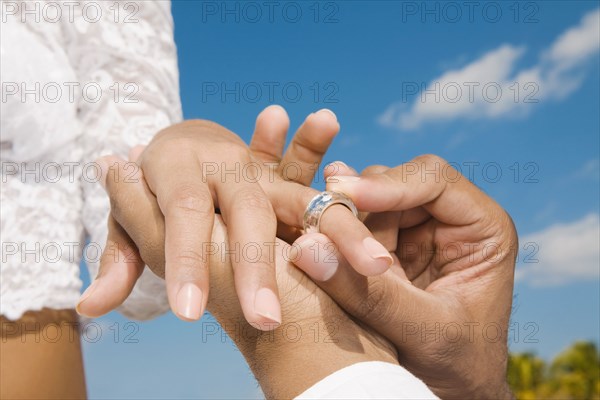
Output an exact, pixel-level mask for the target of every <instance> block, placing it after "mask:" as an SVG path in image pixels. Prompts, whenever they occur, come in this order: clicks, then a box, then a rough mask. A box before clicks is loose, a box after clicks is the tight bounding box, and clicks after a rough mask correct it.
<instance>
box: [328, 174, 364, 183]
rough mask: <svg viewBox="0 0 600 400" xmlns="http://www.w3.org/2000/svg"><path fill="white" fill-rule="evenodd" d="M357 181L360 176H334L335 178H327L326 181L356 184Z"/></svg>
mask: <svg viewBox="0 0 600 400" xmlns="http://www.w3.org/2000/svg"><path fill="white" fill-rule="evenodd" d="M358 181H360V176H345V175H335V176H329V177H327V179H326V182H327V183H340V182H358Z"/></svg>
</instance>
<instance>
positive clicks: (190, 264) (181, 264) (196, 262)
mask: <svg viewBox="0 0 600 400" xmlns="http://www.w3.org/2000/svg"><path fill="white" fill-rule="evenodd" d="M173 262H174V263H175V265H176V266H177V267H178V268H180V269H181V268H183V269H184V270H189V271H191V272H193V273H197V272H198V271H205V270H206V269H207V263H206V260H205V258H204V257H203V256H202V254H201V253H199V252H197V251H195V250H193V249H186V250H181V251H179V252H178V253H177V254H176V255H174V256H173Z"/></svg>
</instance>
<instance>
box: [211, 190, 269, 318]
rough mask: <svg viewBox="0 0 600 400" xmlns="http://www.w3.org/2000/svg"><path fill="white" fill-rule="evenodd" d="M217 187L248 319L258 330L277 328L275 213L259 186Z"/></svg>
mask: <svg viewBox="0 0 600 400" xmlns="http://www.w3.org/2000/svg"><path fill="white" fill-rule="evenodd" d="M215 188H216V192H217V197H218V199H219V207H220V210H221V215H222V217H223V220H224V221H225V224H226V225H227V232H228V235H229V249H228V251H227V254H229V255H230V260H231V264H232V266H233V271H234V278H235V287H236V291H237V294H238V297H239V300H240V304H241V306H242V311H243V312H244V316H245V317H246V320H247V321H248V322H249V323H250V324H251V325H252V326H254V327H256V328H258V329H262V330H271V329H274V328H276V327H277V326H279V324H281V306H280V303H279V295H278V290H277V282H276V279H275V243H276V242H275V236H276V230H277V219H276V217H275V212H274V211H273V208H272V206H271V203H270V201H269V199H268V198H267V195H266V194H265V193H264V192H263V190H262V189H261V187H260V185H259V184H258V183H252V182H246V181H245V180H241V181H240V182H238V183H232V184H227V183H225V184H221V185H216V186H215Z"/></svg>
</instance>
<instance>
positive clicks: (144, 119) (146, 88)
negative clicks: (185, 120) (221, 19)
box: [65, 1, 182, 320]
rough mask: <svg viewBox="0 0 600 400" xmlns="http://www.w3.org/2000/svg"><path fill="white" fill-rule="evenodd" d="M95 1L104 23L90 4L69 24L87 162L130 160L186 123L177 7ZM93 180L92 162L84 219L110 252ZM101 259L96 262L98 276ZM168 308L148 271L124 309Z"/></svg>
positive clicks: (147, 314) (93, 239)
mask: <svg viewBox="0 0 600 400" xmlns="http://www.w3.org/2000/svg"><path fill="white" fill-rule="evenodd" d="M89 3H90V4H93V8H95V9H97V10H99V13H100V15H101V20H100V21H98V22H91V20H90V19H91V16H90V15H92V16H93V15H97V14H93V13H91V11H89V9H91V8H92V6H90V7H89V9H88V11H89V12H87V14H88V15H87V16H86V13H81V14H80V15H79V17H78V18H76V20H75V22H74V23H69V24H67V25H66V27H65V30H66V37H67V38H68V40H69V41H70V45H69V51H68V55H69V58H70V60H71V62H72V64H73V65H74V66H75V68H76V72H77V75H78V80H79V82H80V84H81V85H82V88H83V87H84V85H87V88H86V90H83V91H82V98H81V101H80V103H79V104H78V106H79V110H78V115H79V119H80V121H81V125H82V129H83V134H82V135H81V140H82V143H81V147H82V148H83V149H84V152H85V153H84V154H85V155H84V160H85V162H89V163H91V162H93V161H94V160H95V159H96V158H98V157H100V156H102V155H106V154H118V155H120V156H121V157H123V158H125V159H126V158H127V155H128V152H129V150H130V149H131V148H132V147H133V146H136V145H139V144H147V143H148V142H149V141H150V139H151V138H152V137H153V136H154V134H156V133H157V132H158V131H159V130H160V129H162V128H164V127H167V126H169V125H171V124H173V123H176V122H179V121H181V119H182V115H181V104H180V98H179V84H178V68H177V52H176V48H175V43H174V39H173V19H172V16H171V10H170V2H168V1H167V2H165V1H160V2H158V1H140V2H131V1H127V2H119V3H115V2H113V1H110V2H97V1H90V2H89ZM89 171H91V172H90V174H91V175H93V174H94V170H93V169H91V168H90V169H89ZM86 178H89V177H86V168H85V164H84V169H83V176H82V187H83V198H84V205H83V211H82V220H83V223H84V227H85V229H86V231H87V232H88V234H89V236H90V243H92V245H93V246H95V247H99V246H101V247H102V248H103V247H104V246H105V243H106V236H107V228H106V226H107V224H106V221H107V216H108V213H109V201H108V198H107V196H106V193H104V191H103V189H102V188H101V187H100V185H99V184H98V183H95V182H94V181H95V180H94V179H86ZM90 253H91V252H90ZM97 259H98V257H88V267H89V271H90V275H91V276H92V277H95V276H96V274H97V272H98V262H97ZM167 309H168V302H167V297H166V292H165V285H164V281H163V280H162V279H160V278H158V277H156V276H155V275H154V274H153V273H152V272H151V271H150V270H149V269H147V268H146V270H145V271H144V274H143V275H142V277H141V278H140V280H139V281H138V283H137V285H136V287H135V288H134V290H133V292H132V294H131V295H130V297H129V299H128V300H127V301H126V302H125V303H124V304H123V305H122V306H121V308H120V310H119V311H121V312H122V313H123V314H124V315H126V316H128V317H131V318H135V319H142V320H143V319H148V318H152V317H155V316H157V315H159V314H162V313H164V312H166V310H167Z"/></svg>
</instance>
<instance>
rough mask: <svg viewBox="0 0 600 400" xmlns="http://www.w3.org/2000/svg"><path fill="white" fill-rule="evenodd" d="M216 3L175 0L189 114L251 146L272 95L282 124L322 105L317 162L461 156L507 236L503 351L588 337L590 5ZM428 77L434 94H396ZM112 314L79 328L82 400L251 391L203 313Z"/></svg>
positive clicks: (599, 132)
mask: <svg viewBox="0 0 600 400" xmlns="http://www.w3.org/2000/svg"><path fill="white" fill-rule="evenodd" d="M567 3H568V4H567ZM203 4H204V6H203ZM222 4H223V3H222V2H204V3H201V2H193V1H185V2H184V1H176V2H174V3H173V14H174V19H175V27H176V28H175V36H176V42H177V46H178V52H179V66H180V71H181V72H180V82H181V96H182V102H183V108H184V114H185V117H186V118H205V119H210V120H214V121H217V122H219V123H221V124H223V125H225V126H227V127H228V128H230V129H231V130H233V131H235V132H236V133H238V134H239V135H240V136H241V137H242V138H244V139H245V140H249V138H250V135H251V133H252V129H253V126H254V118H255V117H256V115H257V113H258V112H260V111H261V110H262V109H263V108H264V107H265V106H267V105H269V104H272V103H276V104H280V105H282V106H284V107H286V109H287V110H288V112H289V114H290V117H291V120H292V129H295V128H296V127H297V126H298V125H299V124H300V123H301V122H302V119H303V118H304V116H306V115H307V114H309V113H310V112H314V111H316V110H318V109H321V108H330V109H332V110H334V111H335V112H336V114H337V115H338V119H339V121H340V123H341V127H342V129H341V132H340V134H339V136H338V138H336V140H335V142H334V144H333V146H332V148H331V151H330V153H329V154H328V155H327V157H326V161H334V160H338V159H340V160H343V161H345V162H346V163H348V164H350V165H352V166H354V167H356V168H357V169H362V168H364V167H365V166H367V165H369V164H374V163H377V164H387V165H390V166H394V165H397V164H400V163H402V162H404V161H408V160H410V159H411V158H413V157H415V156H417V155H420V154H424V153H435V154H438V155H440V156H442V157H444V158H446V159H447V160H449V161H452V162H454V163H457V165H459V166H461V167H462V168H464V169H463V172H465V173H467V172H468V166H469V165H472V166H473V167H472V168H473V170H472V171H473V175H472V177H473V180H474V181H475V183H476V184H477V185H478V186H480V187H481V188H482V189H483V190H485V191H486V192H487V193H489V194H490V195H491V196H493V197H494V198H495V199H497V201H498V202H499V203H500V204H501V205H502V206H504V207H505V208H506V209H507V210H508V212H509V213H510V214H511V215H512V216H513V218H514V220H515V223H516V225H517V229H518V231H519V235H520V238H521V239H520V240H521V249H520V250H521V254H520V256H519V265H518V268H517V271H518V272H517V276H518V279H517V284H516V287H515V296H516V297H515V306H514V312H513V320H512V323H513V332H518V333H519V334H518V335H514V336H513V338H512V339H511V349H512V350H515V351H522V350H533V351H535V352H537V353H538V354H540V355H541V356H543V357H545V358H550V357H552V356H553V355H555V354H556V353H558V352H559V351H560V350H561V349H563V348H564V347H566V346H567V345H568V344H570V343H571V342H572V341H574V340H576V339H590V340H595V341H596V342H598V341H599V337H600V327H599V325H600V320H599V315H600V306H599V304H600V283H599V274H600V273H599V271H598V269H599V265H598V263H599V244H598V238H599V229H600V228H599V222H598V221H599V218H598V215H599V200H600V195H599V185H600V177H599V169H600V167H599V151H600V150H599V149H600V143H599V138H600V120H599V118H600V117H599V112H598V110H599V109H600V96H599V88H600V78H599V76H600V73H599V72H600V62H599V45H598V43H597V36H598V34H597V30H598V19H597V18H598V17H597V14H595V12H596V13H597V9H598V2H592V1H579V2H578V1H570V2H560V1H538V2H520V3H516V2H496V3H493V2H492V3H491V4H490V3H483V2H482V3H481V5H480V6H479V7H477V8H475V9H474V10H473V13H472V14H471V16H470V15H469V10H468V8H466V7H467V6H465V5H464V3H463V2H453V4H454V5H455V6H458V10H459V11H460V13H461V15H460V16H457V15H458V14H456V10H457V9H456V7H455V8H444V5H445V4H446V3H438V2H427V3H426V4H427V7H429V9H430V10H435V7H436V6H437V7H438V10H439V15H436V14H435V11H434V13H433V14H432V13H425V14H422V13H423V11H424V10H423V9H422V7H423V4H425V3H422V2H404V3H403V2H399V1H382V2H376V1H370V2H365V1H343V2H321V3H315V2H310V1H309V2H301V3H292V4H291V5H288V6H287V8H286V9H285V10H284V9H283V7H284V5H285V4H290V3H285V2H282V3H281V4H280V5H279V6H278V7H276V8H275V9H274V12H273V14H272V20H269V17H270V16H269V13H268V11H269V10H268V8H266V7H265V6H264V5H263V2H250V5H247V4H249V3H241V2H240V3H237V2H229V3H227V4H228V7H229V9H233V10H235V7H239V13H238V17H239V20H238V21H236V15H235V12H234V13H233V14H231V13H230V14H226V15H222V14H221V12H222V11H223V10H222V7H223V5H222ZM486 4H490V5H488V6H487V8H485V11H484V6H485V5H486ZM203 7H204V8H203ZM214 7H216V14H214V13H213V11H215V9H214ZM257 7H258V8H259V9H260V12H261V15H260V16H258V15H257V14H256V11H257ZM298 10H301V13H302V14H301V16H299V17H298V14H297V11H298ZM498 10H500V13H501V14H497V11H498ZM317 11H318V13H317ZM586 16H587V19H585V17H586ZM436 18H437V20H436ZM257 19H258V22H253V20H257ZM294 20H297V21H296V22H293V21H294ZM315 20H316V22H315ZM325 21H327V23H325ZM594 29H595V31H594ZM594 32H596V34H595V37H596V39H594ZM469 82H476V83H478V84H479V85H478V86H474V88H475V89H474V92H473V96H474V97H473V101H468V100H465V99H467V90H468V86H465V83H467V84H468V83H469ZM515 82H517V86H511V85H513V84H514V83H515ZM436 83H438V84H439V87H440V90H439V91H438V93H439V94H440V96H441V100H440V101H439V102H438V103H436V102H435V101H432V99H433V97H434V96H433V94H432V95H429V97H425V101H422V100H421V97H420V95H419V94H415V93H414V91H412V92H411V91H410V90H411V89H412V88H414V87H415V85H417V87H420V88H426V89H435V87H436V86H435V84H436ZM488 83H493V85H491V88H488V92H486V93H484V92H483V90H482V87H483V86H485V85H486V84H488ZM223 85H224V86H223ZM236 85H237V86H236ZM456 85H458V86H459V87H460V88H461V89H462V90H463V92H462V96H460V99H459V100H458V101H454V100H455V94H456V93H457V92H452V90H455V88H456ZM223 87H225V88H226V89H227V90H229V91H230V92H228V94H226V95H224V97H223V92H222V88H223ZM498 87H500V89H501V90H502V95H501V96H500V98H499V99H498V101H495V102H493V101H492V100H495V99H496V97H494V96H495V94H494V92H493V91H494V90H496V89H497V88H498ZM517 87H518V88H519V93H518V95H517V94H516V88H517ZM236 88H239V89H236ZM257 88H260V89H261V92H260V93H259V92H258V91H257V90H256V89H257ZM269 88H272V92H271V93H269ZM298 88H299V89H300V91H301V93H300V92H298ZM443 90H446V92H443ZM215 91H216V93H215ZM490 93H491V94H490ZM236 95H237V96H239V97H238V98H236ZM270 95H272V98H270V97H271V96H270ZM515 96H516V97H515ZM527 96H529V97H527ZM526 100H527V101H526ZM530 100H533V101H534V102H528V101H530ZM452 101H454V102H452ZM474 162H478V163H479V164H472V163H474ZM498 171H500V172H501V174H502V175H501V176H498V177H497V172H498ZM316 185H317V186H322V182H317V184H316ZM526 246H527V247H526ZM528 255H529V256H531V257H533V258H532V259H533V260H537V262H525V261H527V259H526V256H528ZM127 322H128V321H127V320H126V319H124V318H122V317H121V316H119V315H118V314H116V313H111V314H110V315H108V316H106V317H103V318H101V319H99V320H98V321H96V323H97V324H98V325H97V326H96V327H99V328H101V329H102V333H103V336H102V338H101V339H99V340H98V341H95V340H93V339H94V332H90V337H88V338H87V340H86V337H85V336H84V343H85V344H84V346H85V361H86V369H87V379H88V385H89V394H90V396H91V397H93V398H165V397H169V398H199V397H206V398H215V397H222V398H236V397H257V396H260V390H259V389H258V388H257V385H256V383H255V381H254V380H253V378H252V376H251V374H250V372H249V371H248V369H247V367H246V365H245V362H244V361H243V358H242V357H241V355H240V354H239V352H237V350H235V348H234V346H233V345H232V344H231V342H229V341H228V340H224V341H222V340H221V336H220V335H218V334H215V335H208V336H206V335H207V332H211V331H210V329H212V328H213V327H214V321H213V320H212V319H211V318H210V317H207V318H205V319H204V320H203V321H202V322H200V323H196V324H189V323H184V322H181V321H179V320H177V319H176V318H175V317H173V316H172V315H165V316H163V317H161V318H158V319H156V320H154V321H150V322H145V323H141V324H139V325H137V327H138V328H137V329H138V330H137V332H136V333H135V334H134V335H133V336H132V337H131V338H130V339H137V340H138V342H137V343H131V340H128V341H126V340H125V335H126V334H128V333H131V332H132V330H131V326H129V325H126V324H127ZM115 324H116V325H115ZM111 327H112V328H111ZM115 331H118V332H119V333H120V335H119V337H118V338H116V337H115ZM203 334H204V335H205V336H206V337H204V338H203ZM203 339H206V340H203Z"/></svg>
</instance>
